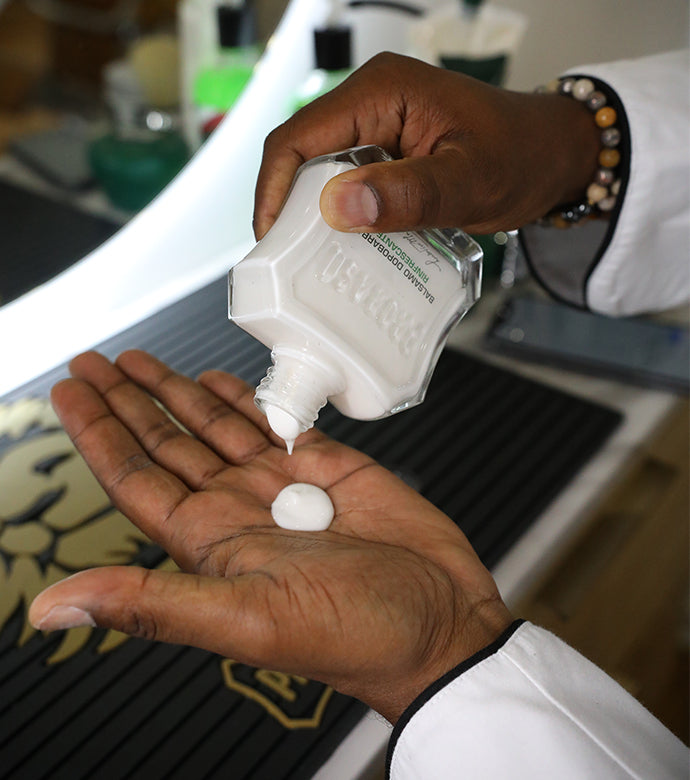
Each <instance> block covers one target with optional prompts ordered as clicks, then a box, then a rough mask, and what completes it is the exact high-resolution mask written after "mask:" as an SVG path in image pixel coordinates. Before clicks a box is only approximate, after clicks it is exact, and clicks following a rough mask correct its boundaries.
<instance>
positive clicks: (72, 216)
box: [0, 181, 120, 304]
mask: <svg viewBox="0 0 690 780" xmlns="http://www.w3.org/2000/svg"><path fill="white" fill-rule="evenodd" d="M119 227H120V225H119V224H118V223H117V222H114V221H112V220H110V219H107V218H105V217H100V216H97V215H94V214H87V213H85V212H84V211H82V210H78V209H76V208H73V207H72V206H70V205H69V204H68V203H63V202H60V201H57V200H54V199H52V198H49V197H46V196H45V195H42V194H40V193H37V192H33V191H31V190H28V189H25V188H23V187H18V186H16V185H14V184H11V183H10V182H7V181H0V304H5V303H9V302H10V301H13V300H14V299H15V298H18V297H19V296H20V295H23V294H24V293H26V292H29V291H30V290H33V289H34V288H35V287H38V286H39V285H41V284H43V283H44V282H47V281H48V280H50V279H52V278H53V277H55V276H57V274H59V273H60V272H61V271H64V270H65V269H67V268H69V267H70V266H71V265H73V264H74V263H75V262H76V261H77V260H79V259H80V258H82V257H84V256H85V255H86V254H88V252H90V251H92V250H93V249H95V248H96V247H98V246H100V245H101V244H102V243H103V242H104V241H105V240H106V239H107V238H110V236H112V234H113V233H114V232H115V231H116V230H118V228H119Z"/></svg>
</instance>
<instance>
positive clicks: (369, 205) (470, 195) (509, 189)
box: [254, 53, 600, 238]
mask: <svg viewBox="0 0 690 780" xmlns="http://www.w3.org/2000/svg"><path fill="white" fill-rule="evenodd" d="M364 144H377V145H378V146H381V147H383V148H384V149H385V150H386V151H387V152H389V154H391V155H392V156H393V157H395V158H398V159H396V160H394V161H393V162H383V163H373V164H371V165H365V166H362V167H360V168H356V169H354V170H351V171H346V172H345V173H342V174H340V175H339V176H336V177H334V178H333V179H332V180H331V181H330V182H328V184H327V185H326V186H325V188H324V190H323V192H322V195H321V213H322V215H323V217H324V219H325V220H326V222H328V223H329V224H330V225H331V226H332V227H334V228H336V229H337V230H346V231H355V232H371V231H373V232H377V231H403V230H417V229H420V228H426V227H459V228H463V229H464V230H466V231H468V232H472V233H491V232H495V231H498V230H512V229H515V228H517V227H520V226H521V225H524V224H526V223H528V222H530V221H533V220H535V219H537V218H538V217H541V216H543V215H544V214H546V213H547V212H548V211H550V210H551V209H552V208H553V207H555V206H556V205H559V204H562V203H567V202H570V201H573V200H575V199H577V198H579V197H581V196H582V195H584V192H585V190H586V188H587V185H588V184H589V183H590V182H591V181H592V178H593V175H594V171H595V170H596V161H597V154H598V151H599V148H600V139H599V131H598V130H597V128H596V125H595V123H594V122H593V121H592V116H591V114H590V112H589V111H588V110H587V109H586V108H585V107H584V105H583V104H581V103H580V102H579V101H576V100H572V99H570V98H568V97H563V96H561V95H556V94H548V95H546V94H529V93H519V92H513V91H509V90H505V89H500V88H497V87H493V86H490V85H488V84H485V83H483V82H481V81H477V80H475V79H472V78H470V77H468V76H465V75H463V74H460V73H455V72H452V71H448V70H444V69H442V68H436V67H433V66H431V65H428V64H426V63H423V62H420V61H419V60H415V59H412V58H410V57H403V56H401V55H397V54H390V53H384V54H379V55H377V56H375V57H374V58H372V59H371V60H369V62H367V63H366V64H365V65H363V66H362V67H361V68H359V69H358V70H356V71H355V72H354V73H353V74H352V75H351V76H350V77H349V78H348V79H347V80H346V81H345V82H343V83H342V84H340V85H339V86H338V87H336V88H335V89H333V90H332V91H331V92H329V93H328V94H326V95H324V96H323V97H321V98H319V99H318V100H315V101H314V102H313V103H310V104H309V105H308V106H306V107H305V108H303V109H302V110H300V111H299V112H297V113H296V114H295V115H294V116H292V117H291V118H290V119H289V120H288V121H286V122H285V123H284V124H282V125H280V126H279V127H278V128H276V129H275V130H274V131H273V132H272V133H271V134H270V135H269V136H268V138H267V139H266V143H265V146H264V155H263V160H262V163H261V169H260V172H259V177H258V181H257V187H256V198H255V208H254V232H255V233H256V236H257V238H261V237H262V236H263V235H264V234H265V233H266V231H267V230H268V229H269V227H270V226H271V225H272V224H273V222H274V221H275V218H276V216H277V213H278V211H279V210H280V207H281V204H282V203H283V200H284V199H285V196H286V194H287V192H288V189H289V187H290V184H291V182H292V180H293V178H294V175H295V172H296V171H297V168H298V167H299V166H300V165H301V164H302V163H303V162H305V161H306V160H309V159H311V158H312V157H316V156H318V155H321V154H327V153H331V152H336V151H339V150H341V149H345V148H347V147H351V146H359V145H364Z"/></svg>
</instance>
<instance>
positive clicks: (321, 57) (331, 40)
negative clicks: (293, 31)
mask: <svg viewBox="0 0 690 780" xmlns="http://www.w3.org/2000/svg"><path fill="white" fill-rule="evenodd" d="M314 47H315V53H316V67H317V68H318V69H319V70H347V69H349V68H351V67H352V54H351V48H352V34H351V30H350V28H349V27H346V26H344V25H343V26H338V27H321V28H319V29H316V30H314Z"/></svg>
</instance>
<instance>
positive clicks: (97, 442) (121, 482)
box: [51, 379, 191, 545]
mask: <svg viewBox="0 0 690 780" xmlns="http://www.w3.org/2000/svg"><path fill="white" fill-rule="evenodd" d="M51 401H52V403H53V407H54V408H55V411H56V413H57V415H58V418H59V419H60V422H61V423H62V425H63V427H64V429H65V431H66V432H67V435H68V436H69V437H70V439H72V441H73V442H74V445H75V447H76V448H77V450H78V451H79V452H80V454H81V455H82V457H83V458H84V460H85V461H86V463H87V464H88V466H89V468H90V469H91V471H93V473H94V475H95V476H96V479H98V481H99V482H100V484H101V485H102V486H103V489H104V490H105V492H106V493H107V494H108V496H109V497H110V499H111V501H112V502H113V504H114V505H115V506H116V507H117V508H118V509H119V510H120V511H121V512H122V513H123V514H124V515H125V516H126V517H128V518H130V520H132V522H134V523H135V524H136V525H137V526H138V527H139V528H141V530H142V531H143V532H144V533H145V534H146V535H147V536H148V537H149V538H150V539H152V540H153V541H154V542H156V543H158V544H163V541H164V538H165V539H168V540H169V537H170V525H171V524H170V523H169V522H168V521H169V520H170V518H171V517H172V516H173V515H174V514H175V513H176V512H177V511H178V509H179V508H180V506H181V505H182V504H183V503H184V502H185V501H186V500H187V499H188V498H189V497H190V495H191V491H190V490H189V488H188V487H187V486H186V485H185V484H184V483H183V482H182V481H181V480H180V479H178V478H177V477H176V476H174V475H173V474H171V473H170V472H169V471H167V470H166V469H164V468H162V467H161V466H159V465H158V464H157V463H155V462H154V461H153V460H152V459H151V458H150V457H149V456H148V455H147V453H146V452H145V451H144V449H143V448H142V447H141V445H140V444H139V442H138V441H137V440H136V439H135V438H134V436H133V435H132V433H130V431H129V430H128V429H127V428H126V427H125V426H124V425H123V424H122V423H121V422H120V420H119V419H118V418H117V417H115V415H114V414H113V413H112V411H111V410H110V408H109V407H108V405H107V404H106V403H105V401H104V400H103V399H102V398H101V396H100V395H99V393H98V392H97V391H96V390H95V389H94V388H93V387H92V386H91V385H90V384H88V383H87V382H84V381H82V380H79V379H65V380H63V381H62V382H59V383H58V384H56V385H55V386H54V387H53V389H52V392H51ZM166 526H167V528H166ZM164 532H166V533H165V536H164ZM166 545H167V543H166Z"/></svg>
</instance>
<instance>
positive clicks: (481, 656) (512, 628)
mask: <svg viewBox="0 0 690 780" xmlns="http://www.w3.org/2000/svg"><path fill="white" fill-rule="evenodd" d="M524 622H525V621H524V620H523V619H522V618H518V619H517V620H514V621H513V622H512V623H511V624H510V625H509V626H508V628H506V630H505V631H504V632H503V633H502V634H501V635H500V636H499V637H498V639H495V640H494V641H493V642H492V643H491V644H490V645H487V646H486V647H485V648H483V649H482V650H479V651H478V652H476V653H475V654H474V655H472V656H470V657H469V658H467V659H465V660H464V661H463V662H462V663H460V664H458V665H457V666H456V667H455V668H453V669H451V670H450V671H448V672H446V673H445V674H444V675H443V676H442V677H439V679H438V680H436V682H433V683H431V685H430V686H429V687H428V688H426V689H425V690H424V691H422V693H420V694H419V696H417V698H416V699H415V700H414V701H413V702H412V703H411V704H410V706H409V707H408V708H407V709H406V710H405V712H403V714H402V715H401V716H400V718H399V720H398V722H397V723H396V724H395V728H394V729H393V733H392V734H391V738H390V740H389V742H388V750H387V752H386V780H388V778H390V771H391V762H392V760H393V751H394V750H395V746H396V744H397V742H398V739H399V738H400V735H401V734H402V732H403V729H404V728H405V726H407V724H408V723H409V722H410V720H411V719H412V718H413V716H414V715H416V714H417V712H418V711H419V710H421V708H422V707H423V706H424V705H425V704H426V703H427V702H428V701H429V699H431V698H432V697H433V696H435V695H436V694H437V693H438V692H439V691H440V690H442V689H443V688H445V687H446V686H447V685H448V684H449V683H451V682H452V681H453V680H455V679H456V678H457V677H460V675H461V674H464V673H465V672H466V671H468V670H469V669H471V668H472V667H473V666H476V665H477V664H479V663H481V662H482V661H484V660H486V659H487V658H488V657H489V656H492V655H494V654H495V653H497V652H498V651H499V650H500V649H501V648H502V647H503V646H504V645H505V644H506V642H507V641H508V640H509V639H510V637H511V636H513V634H514V633H515V632H516V631H517V630H518V628H520V626H521V625H522V624H523V623H524Z"/></svg>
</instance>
